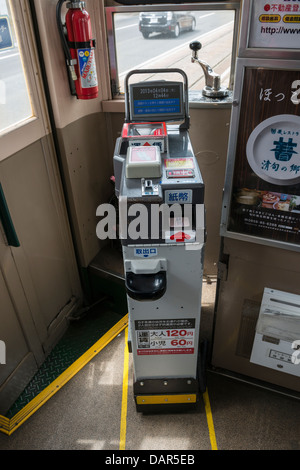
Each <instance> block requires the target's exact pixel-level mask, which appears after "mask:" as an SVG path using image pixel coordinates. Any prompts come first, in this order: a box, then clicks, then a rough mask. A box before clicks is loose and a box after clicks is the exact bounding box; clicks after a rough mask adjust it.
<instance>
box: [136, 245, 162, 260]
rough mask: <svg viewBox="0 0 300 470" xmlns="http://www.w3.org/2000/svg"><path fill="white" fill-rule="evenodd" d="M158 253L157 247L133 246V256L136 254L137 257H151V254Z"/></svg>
mask: <svg viewBox="0 0 300 470" xmlns="http://www.w3.org/2000/svg"><path fill="white" fill-rule="evenodd" d="M157 253H158V250H157V248H150V247H149V248H144V247H141V248H135V249H134V256H138V257H139V258H151V257H152V256H156V255H157Z"/></svg>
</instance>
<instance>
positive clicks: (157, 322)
mask: <svg viewBox="0 0 300 470" xmlns="http://www.w3.org/2000/svg"><path fill="white" fill-rule="evenodd" d="M149 72H150V73H151V74H153V73H174V72H176V73H179V74H181V78H183V80H182V81H178V82H177V81H165V80H160V81H147V82H139V83H133V84H131V85H129V78H130V77H131V76H132V75H133V74H139V73H149ZM125 103H126V112H125V123H124V125H123V130H122V136H121V137H120V138H118V139H117V142H116V146H115V153H114V171H115V180H116V195H117V196H118V198H119V224H120V238H121V243H122V252H123V261H124V272H125V286H126V292H127V299H128V310H129V323H128V345H129V350H130V352H132V355H133V369H134V371H133V373H134V386H133V390H134V397H135V402H136V408H137V411H142V412H149V411H150V412H152V411H155V412H156V411H161V410H164V411H165V410H171V409H172V410H174V409H176V410H178V409H182V407H183V408H188V409H191V408H193V407H195V406H196V403H197V401H198V397H199V393H203V392H204V391H205V372H204V360H205V359H204V356H205V355H204V353H203V351H202V347H200V341H199V331H200V312H201V290H202V278H203V256H204V245H205V216H204V183H203V180H202V176H201V173H200V171H199V168H198V165H197V161H196V158H195V155H194V152H193V149H192V145H191V142H190V138H189V113H188V86H187V77H186V74H185V73H184V72H183V71H182V70H180V69H159V70H157V69H156V70H133V71H131V72H130V73H129V74H128V75H127V77H126V79H125ZM174 122H175V124H174ZM201 344H202V343H201ZM200 351H201V353H202V354H201V353H200Z"/></svg>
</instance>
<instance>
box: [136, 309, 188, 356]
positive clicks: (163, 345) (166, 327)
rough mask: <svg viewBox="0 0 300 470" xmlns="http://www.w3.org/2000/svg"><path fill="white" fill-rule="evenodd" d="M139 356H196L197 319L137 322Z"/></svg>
mask: <svg viewBox="0 0 300 470" xmlns="http://www.w3.org/2000/svg"><path fill="white" fill-rule="evenodd" d="M134 323H135V330H136V341H137V354H138V356H143V355H156V354H194V342H195V319H194V318H181V319H174V320H169V319H167V320H136V321H135V322H134Z"/></svg>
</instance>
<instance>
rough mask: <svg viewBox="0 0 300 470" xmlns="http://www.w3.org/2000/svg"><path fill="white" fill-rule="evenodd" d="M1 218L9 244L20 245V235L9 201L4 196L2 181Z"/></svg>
mask: <svg viewBox="0 0 300 470" xmlns="http://www.w3.org/2000/svg"><path fill="white" fill-rule="evenodd" d="M0 220H1V222H2V226H3V229H4V232H5V236H6V239H7V243H8V244H9V246H15V247H18V246H20V242H19V239H18V236H17V234H16V231H15V227H14V224H13V222H12V219H11V216H10V212H9V209H8V206H7V202H6V199H5V196H4V192H3V188H2V185H1V183H0Z"/></svg>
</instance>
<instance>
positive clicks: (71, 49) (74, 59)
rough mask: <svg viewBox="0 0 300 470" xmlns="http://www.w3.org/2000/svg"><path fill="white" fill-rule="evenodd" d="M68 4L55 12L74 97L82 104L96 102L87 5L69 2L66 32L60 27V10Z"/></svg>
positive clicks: (95, 84) (90, 30) (95, 81)
mask: <svg viewBox="0 0 300 470" xmlns="http://www.w3.org/2000/svg"><path fill="white" fill-rule="evenodd" d="M65 1H66V0H59V2H58V4H57V9H56V12H57V24H58V28H59V32H60V36H61V39H62V44H63V49H64V53H65V57H66V64H67V67H68V74H69V82H70V88H71V93H72V94H73V95H76V96H77V98H78V99H80V100H89V99H93V98H97V96H98V80H97V71H96V62H95V40H94V39H93V38H92V27H91V19H90V15H89V14H88V12H87V11H86V9H85V2H82V1H74V0H72V1H70V2H68V3H67V8H68V12H67V14H66V24H65V28H66V31H65V29H64V26H63V25H62V23H61V8H62V5H63V3H64V2H65Z"/></svg>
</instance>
